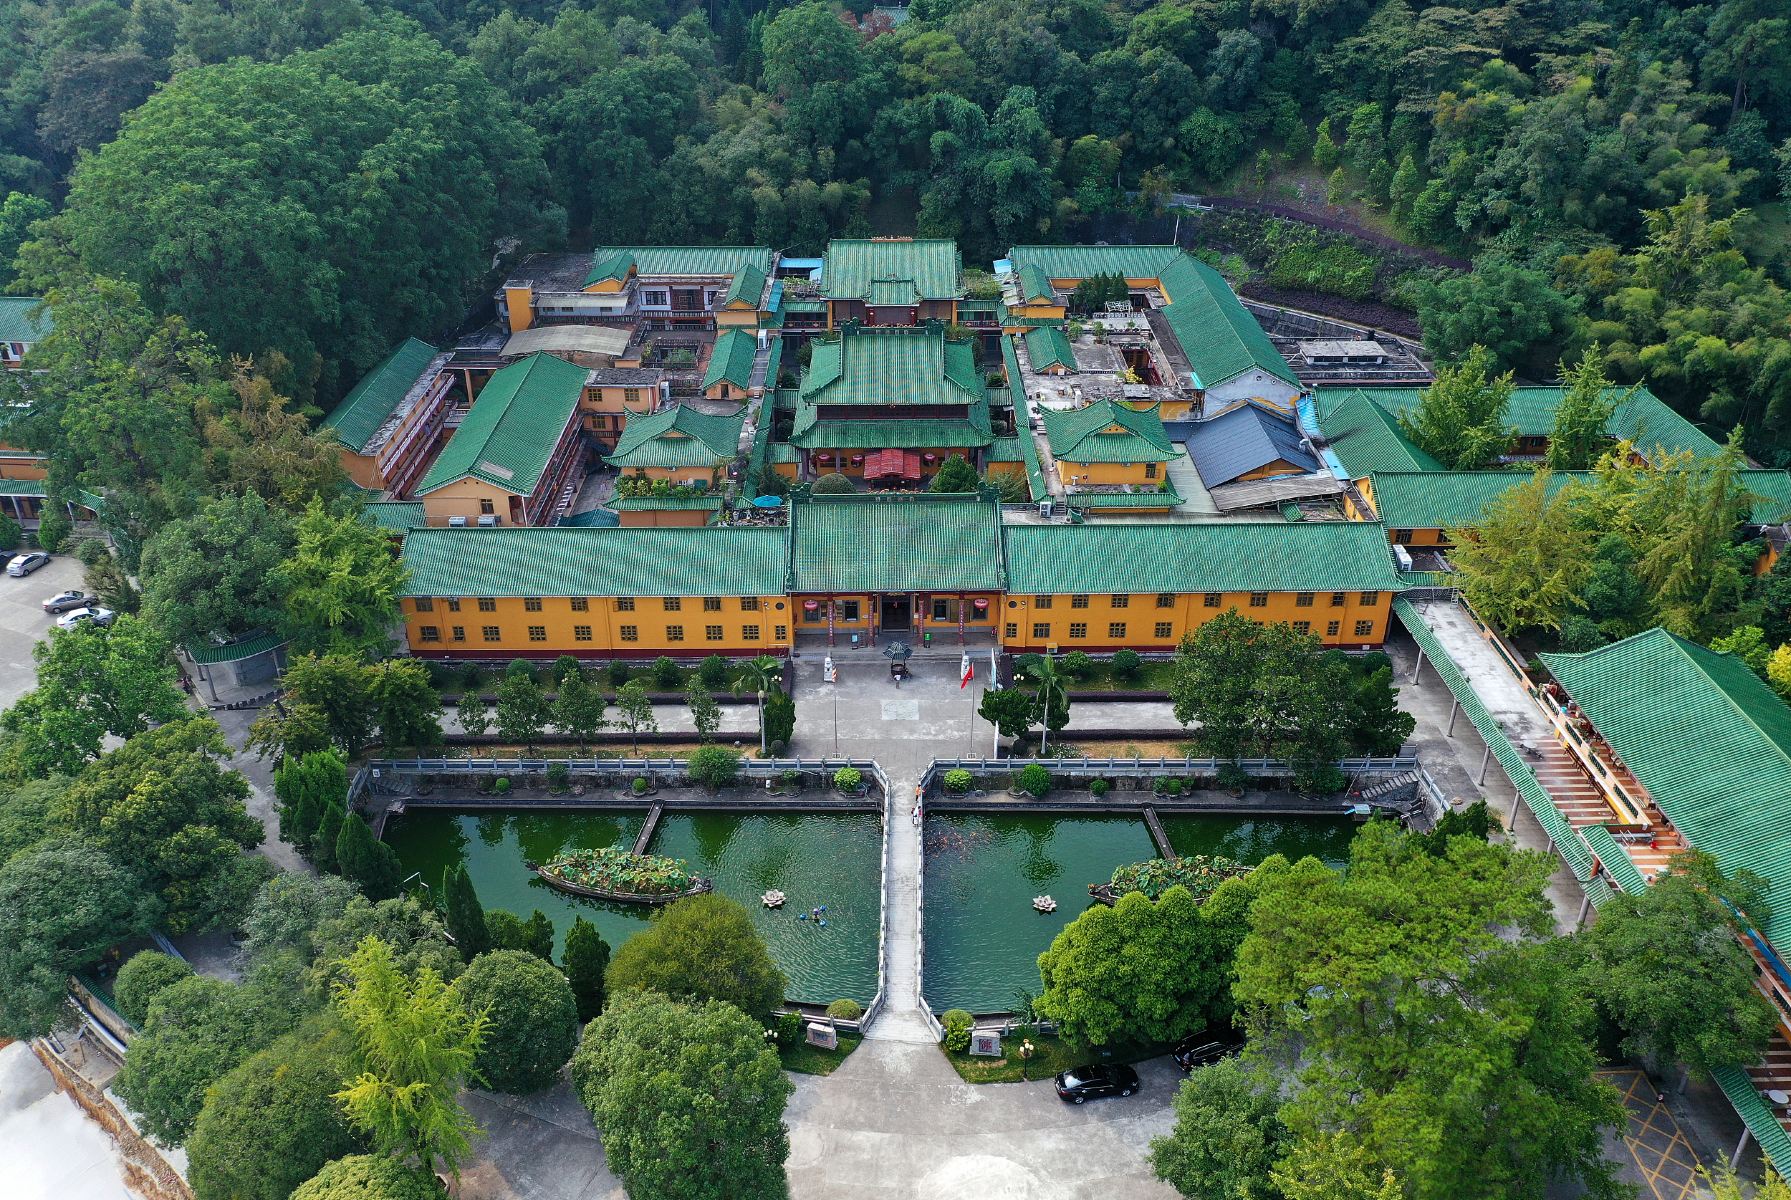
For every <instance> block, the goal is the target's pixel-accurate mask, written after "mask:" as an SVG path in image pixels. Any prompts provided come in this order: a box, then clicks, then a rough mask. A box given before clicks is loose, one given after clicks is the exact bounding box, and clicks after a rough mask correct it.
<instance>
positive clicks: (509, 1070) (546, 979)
mask: <svg viewBox="0 0 1791 1200" xmlns="http://www.w3.org/2000/svg"><path fill="white" fill-rule="evenodd" d="M454 991H455V993H456V994H457V995H458V996H459V997H460V1002H461V1004H463V1005H465V1006H466V1010H467V1012H468V1013H469V1014H472V1015H474V1016H477V1015H479V1014H481V1013H483V1014H485V1015H486V1016H487V1018H488V1020H489V1025H488V1026H487V1028H486V1031H485V1040H484V1041H483V1042H481V1043H480V1044H479V1052H478V1053H477V1054H476V1055H474V1056H473V1070H474V1071H475V1072H476V1073H477V1074H478V1076H479V1078H480V1079H481V1080H483V1081H484V1083H485V1086H486V1087H489V1088H491V1089H493V1090H494V1091H499V1092H513V1093H515V1094H518V1095H524V1094H527V1093H529V1092H538V1091H540V1090H541V1089H542V1088H544V1087H547V1086H548V1085H550V1084H552V1083H553V1081H554V1080H555V1079H556V1078H558V1076H559V1074H560V1068H561V1067H563V1066H565V1065H566V1060H567V1059H569V1058H571V1057H572V1048H573V1047H574V1046H575V1045H577V1044H578V1002H577V1001H576V1000H575V999H574V998H573V995H572V988H571V985H569V984H568V983H567V982H566V977H565V976H564V975H562V974H560V969H559V968H558V967H556V966H554V965H553V964H552V963H551V962H547V961H545V960H543V959H540V958H537V957H536V956H535V955H533V954H528V953H526V952H524V951H521V950H493V951H491V952H489V953H487V954H481V955H479V956H478V957H477V958H475V959H474V960H473V961H472V965H470V966H469V967H467V969H466V972H465V974H463V975H461V977H460V978H459V979H456V980H455V981H454Z"/></svg>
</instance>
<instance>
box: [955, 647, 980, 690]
mask: <svg viewBox="0 0 1791 1200" xmlns="http://www.w3.org/2000/svg"><path fill="white" fill-rule="evenodd" d="M959 669H960V670H961V671H963V672H964V677H963V678H962V679H960V680H958V690H959V691H960V692H961V691H963V690H964V689H965V688H967V687H969V686H970V681H971V679H973V678H974V677H975V676H976V668H975V667H973V666H971V665H970V655H969V654H965V655H964V661H963V663H961V664H960V665H959Z"/></svg>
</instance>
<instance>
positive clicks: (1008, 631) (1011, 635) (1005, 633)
mask: <svg viewBox="0 0 1791 1200" xmlns="http://www.w3.org/2000/svg"><path fill="white" fill-rule="evenodd" d="M1001 636H1002V637H1004V638H1006V639H1007V640H1008V641H1010V642H1011V641H1013V640H1014V639H1015V638H1017V637H1019V636H1020V627H1019V626H1018V625H1016V624H1014V623H1013V622H1012V621H1009V622H1008V623H1007V624H1006V625H1003V626H1002V627H1001Z"/></svg>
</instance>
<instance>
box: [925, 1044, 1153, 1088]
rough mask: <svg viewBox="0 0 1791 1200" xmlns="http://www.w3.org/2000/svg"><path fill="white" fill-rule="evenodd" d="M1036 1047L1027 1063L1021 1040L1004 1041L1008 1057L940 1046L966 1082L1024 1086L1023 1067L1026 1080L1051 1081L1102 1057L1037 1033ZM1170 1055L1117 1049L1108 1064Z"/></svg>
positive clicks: (1143, 1049) (1144, 1048) (1134, 1048)
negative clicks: (959, 1051) (975, 1054)
mask: <svg viewBox="0 0 1791 1200" xmlns="http://www.w3.org/2000/svg"><path fill="white" fill-rule="evenodd" d="M1032 1044H1033V1046H1034V1048H1035V1049H1036V1050H1037V1051H1038V1052H1037V1053H1036V1054H1034V1055H1033V1056H1032V1060H1031V1061H1030V1062H1027V1063H1025V1064H1022V1063H1021V1061H1020V1054H1019V1048H1020V1039H1019V1038H1017V1037H1006V1038H1003V1039H1002V1041H1001V1047H1002V1049H1003V1050H1005V1051H1006V1056H1005V1057H1002V1058H977V1057H973V1056H971V1055H969V1054H955V1053H953V1052H952V1051H950V1050H946V1049H945V1048H944V1047H943V1046H941V1047H940V1052H941V1053H942V1054H944V1055H945V1061H947V1062H949V1063H950V1064H951V1066H952V1070H954V1071H956V1072H957V1073H958V1077H959V1078H960V1079H962V1080H963V1081H964V1082H966V1083H1020V1082H1022V1081H1023V1080H1022V1076H1021V1071H1022V1066H1024V1071H1025V1079H1028V1080H1033V1081H1037V1080H1041V1079H1050V1078H1051V1077H1052V1076H1054V1075H1056V1074H1057V1073H1058V1072H1059V1071H1067V1070H1069V1069H1070V1068H1071V1067H1076V1066H1081V1065H1082V1064H1083V1063H1086V1062H1091V1061H1093V1060H1094V1059H1095V1058H1097V1057H1098V1055H1097V1054H1096V1053H1095V1052H1094V1051H1092V1050H1078V1049H1076V1048H1075V1047H1073V1046H1071V1045H1070V1044H1069V1043H1068V1042H1065V1041H1064V1040H1063V1039H1061V1038H1056V1037H1051V1036H1049V1035H1046V1034H1040V1033H1035V1034H1033V1035H1032ZM1168 1052H1169V1047H1168V1046H1166V1045H1163V1046H1156V1045H1152V1046H1123V1047H1115V1049H1114V1051H1113V1053H1112V1054H1111V1055H1110V1056H1109V1058H1108V1061H1112V1062H1122V1063H1138V1062H1143V1061H1144V1060H1145V1059H1147V1058H1156V1057H1157V1056H1158V1055H1160V1054H1167V1053H1168Z"/></svg>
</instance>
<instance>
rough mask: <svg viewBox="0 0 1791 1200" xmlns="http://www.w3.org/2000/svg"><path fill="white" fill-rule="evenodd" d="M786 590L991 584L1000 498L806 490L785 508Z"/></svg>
mask: <svg viewBox="0 0 1791 1200" xmlns="http://www.w3.org/2000/svg"><path fill="white" fill-rule="evenodd" d="M790 525H791V533H790V544H791V551H790V570H791V587H790V590H791V591H793V592H911V591H995V590H998V589H999V588H1000V587H1001V506H1000V505H998V504H996V503H994V502H993V501H992V500H984V499H980V498H971V497H967V496H935V495H931V494H929V493H925V492H921V493H893V492H891V493H867V494H863V495H855V496H814V497H811V498H809V499H807V500H798V501H796V503H795V504H794V505H793V506H792V507H791V509H790Z"/></svg>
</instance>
